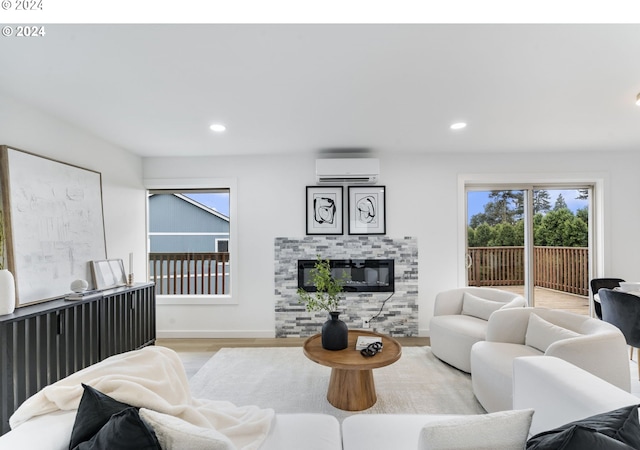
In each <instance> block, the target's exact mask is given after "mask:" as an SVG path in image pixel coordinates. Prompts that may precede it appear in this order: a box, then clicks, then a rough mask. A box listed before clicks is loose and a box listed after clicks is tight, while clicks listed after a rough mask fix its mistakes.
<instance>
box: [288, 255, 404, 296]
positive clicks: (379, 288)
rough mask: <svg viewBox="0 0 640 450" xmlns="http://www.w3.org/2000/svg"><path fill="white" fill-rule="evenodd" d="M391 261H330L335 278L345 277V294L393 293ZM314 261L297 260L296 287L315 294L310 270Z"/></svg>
mask: <svg viewBox="0 0 640 450" xmlns="http://www.w3.org/2000/svg"><path fill="white" fill-rule="evenodd" d="M393 262H394V261H393V259H330V260H329V264H330V266H331V273H332V274H333V276H334V277H336V278H341V277H343V276H344V275H346V279H347V281H346V282H345V285H344V290H345V292H394V289H395V288H394V273H393ZM315 263H316V260H315V259H301V260H298V287H299V288H302V289H304V290H305V291H307V292H315V290H316V289H315V287H314V286H313V284H312V282H311V279H310V278H311V269H313V267H314V265H315Z"/></svg>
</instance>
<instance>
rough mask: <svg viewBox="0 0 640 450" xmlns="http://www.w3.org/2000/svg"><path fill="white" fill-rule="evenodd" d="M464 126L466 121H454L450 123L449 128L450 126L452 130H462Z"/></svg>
mask: <svg viewBox="0 0 640 450" xmlns="http://www.w3.org/2000/svg"><path fill="white" fill-rule="evenodd" d="M466 126H467V124H466V122H456V123H453V124H451V126H450V127H449V128H451V129H452V130H462V129H463V128H464V127H466Z"/></svg>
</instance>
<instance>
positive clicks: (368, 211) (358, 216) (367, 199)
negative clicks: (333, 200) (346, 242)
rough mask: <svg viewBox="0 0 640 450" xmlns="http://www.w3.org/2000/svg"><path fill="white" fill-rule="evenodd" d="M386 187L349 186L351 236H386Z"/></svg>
mask: <svg viewBox="0 0 640 450" xmlns="http://www.w3.org/2000/svg"><path fill="white" fill-rule="evenodd" d="M385 191H386V188H385V186H349V192H348V199H349V234H385V233H386V232H387V231H386V213H387V211H386V203H385Z"/></svg>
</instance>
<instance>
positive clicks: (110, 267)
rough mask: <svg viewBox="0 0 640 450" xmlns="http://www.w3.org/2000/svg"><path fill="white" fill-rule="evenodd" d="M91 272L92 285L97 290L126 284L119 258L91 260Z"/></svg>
mask: <svg viewBox="0 0 640 450" xmlns="http://www.w3.org/2000/svg"><path fill="white" fill-rule="evenodd" d="M91 274H92V275H93V283H94V286H95V287H96V289H97V290H99V291H101V290H104V289H110V288H115V287H118V286H125V285H126V284H127V276H126V275H125V273H124V264H123V263H122V260H121V259H105V260H103V261H91Z"/></svg>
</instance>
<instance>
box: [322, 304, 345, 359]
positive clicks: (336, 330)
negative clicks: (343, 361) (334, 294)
mask: <svg viewBox="0 0 640 450" xmlns="http://www.w3.org/2000/svg"><path fill="white" fill-rule="evenodd" d="M329 314H331V319H329V320H327V321H326V322H325V323H324V325H322V348H324V349H325V350H344V349H345V348H347V347H348V346H349V329H348V328H347V324H346V323H344V322H343V321H342V320H340V319H338V316H339V315H340V313H339V312H338V311H331V312H330V313H329Z"/></svg>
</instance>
